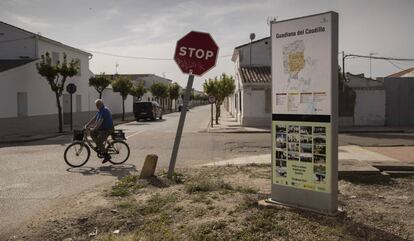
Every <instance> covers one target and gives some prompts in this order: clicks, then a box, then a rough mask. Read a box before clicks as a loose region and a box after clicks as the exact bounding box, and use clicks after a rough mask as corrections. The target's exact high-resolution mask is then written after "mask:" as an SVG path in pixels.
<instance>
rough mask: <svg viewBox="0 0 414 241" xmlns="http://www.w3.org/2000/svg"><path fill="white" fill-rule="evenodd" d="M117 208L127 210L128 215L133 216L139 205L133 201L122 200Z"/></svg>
mask: <svg viewBox="0 0 414 241" xmlns="http://www.w3.org/2000/svg"><path fill="white" fill-rule="evenodd" d="M117 206H118V207H119V208H122V209H125V210H127V212H128V213H130V214H135V213H136V212H137V211H138V210H139V208H140V204H139V203H138V202H137V201H136V200H134V199H127V200H123V201H121V202H120V203H118V205H117Z"/></svg>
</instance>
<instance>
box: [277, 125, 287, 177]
mask: <svg viewBox="0 0 414 241" xmlns="http://www.w3.org/2000/svg"><path fill="white" fill-rule="evenodd" d="M286 131H287V130H286V125H276V151H275V160H276V163H275V165H276V166H275V169H276V175H277V176H278V177H287V165H286V158H287V152H286V149H287V142H286V138H287V137H286Z"/></svg>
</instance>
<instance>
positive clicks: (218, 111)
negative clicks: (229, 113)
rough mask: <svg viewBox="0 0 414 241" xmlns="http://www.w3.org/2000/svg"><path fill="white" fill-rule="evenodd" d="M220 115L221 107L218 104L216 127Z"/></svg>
mask: <svg viewBox="0 0 414 241" xmlns="http://www.w3.org/2000/svg"><path fill="white" fill-rule="evenodd" d="M219 113H220V105H217V104H216V125H218V118H219Z"/></svg>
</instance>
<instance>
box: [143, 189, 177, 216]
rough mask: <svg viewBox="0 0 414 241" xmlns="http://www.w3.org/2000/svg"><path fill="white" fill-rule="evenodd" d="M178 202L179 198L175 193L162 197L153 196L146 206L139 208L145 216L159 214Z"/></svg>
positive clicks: (159, 195)
mask: <svg viewBox="0 0 414 241" xmlns="http://www.w3.org/2000/svg"><path fill="white" fill-rule="evenodd" d="M176 200H177V197H176V195H175V194H174V193H172V194H167V195H161V194H159V193H157V194H155V195H153V196H151V197H150V198H149V199H148V200H147V202H146V204H145V205H144V206H142V207H140V208H139V212H140V213H141V214H143V215H147V214H153V213H159V212H160V211H161V210H162V209H163V207H164V206H166V205H167V204H169V203H173V202H175V201H176Z"/></svg>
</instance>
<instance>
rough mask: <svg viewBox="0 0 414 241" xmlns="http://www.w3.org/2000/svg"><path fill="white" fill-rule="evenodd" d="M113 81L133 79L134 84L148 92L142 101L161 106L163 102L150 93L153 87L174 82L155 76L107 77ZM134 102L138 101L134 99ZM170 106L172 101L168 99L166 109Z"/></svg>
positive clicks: (126, 75)
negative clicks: (142, 86) (119, 78)
mask: <svg viewBox="0 0 414 241" xmlns="http://www.w3.org/2000/svg"><path fill="white" fill-rule="evenodd" d="M107 76H108V77H109V78H110V79H111V80H114V79H115V78H116V76H125V77H127V78H129V79H131V81H132V83H134V84H136V85H137V84H142V85H144V87H145V88H146V89H147V90H148V91H147V92H146V93H145V94H144V95H143V96H142V97H141V101H157V102H158V103H159V104H160V105H161V104H162V102H161V100H157V98H156V97H154V96H153V95H152V93H151V91H149V89H150V88H151V85H153V84H155V83H163V84H166V85H170V84H171V83H172V80H170V79H167V78H164V77H161V76H158V75H155V74H113V75H107ZM134 101H138V100H137V99H136V98H135V97H134ZM169 106H170V99H169V98H166V99H165V100H164V108H165V109H168V108H169Z"/></svg>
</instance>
